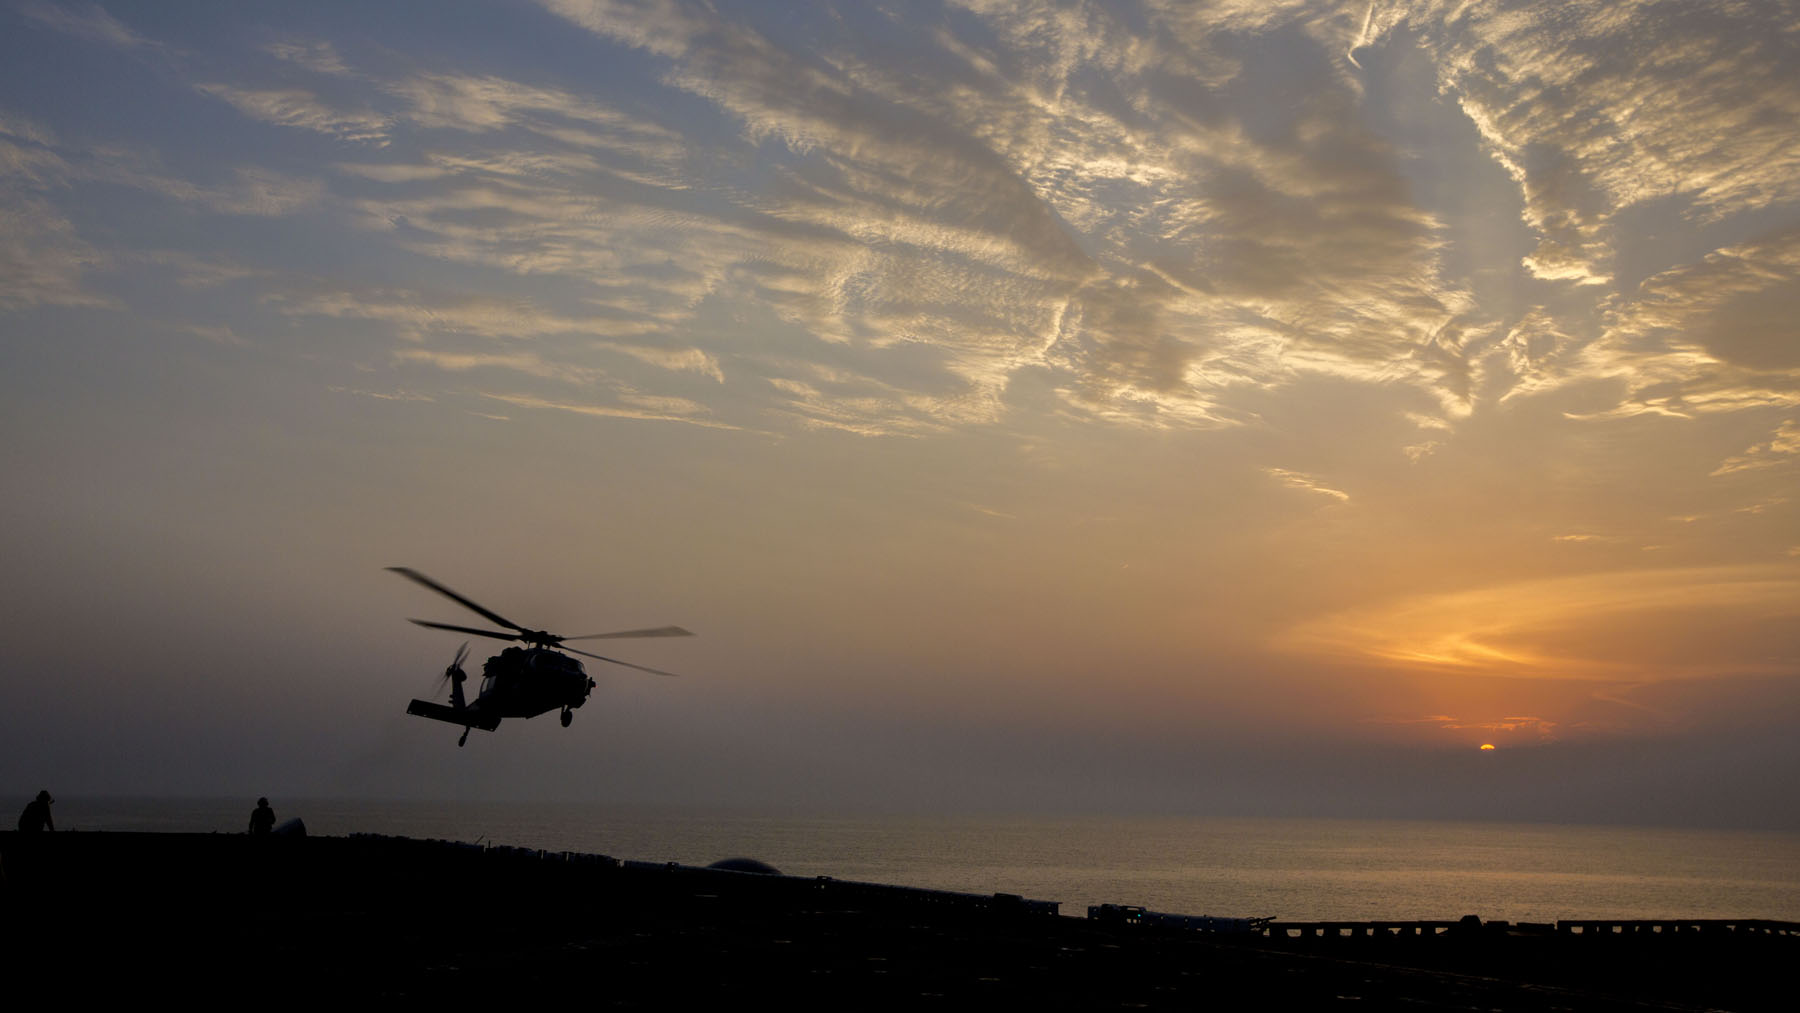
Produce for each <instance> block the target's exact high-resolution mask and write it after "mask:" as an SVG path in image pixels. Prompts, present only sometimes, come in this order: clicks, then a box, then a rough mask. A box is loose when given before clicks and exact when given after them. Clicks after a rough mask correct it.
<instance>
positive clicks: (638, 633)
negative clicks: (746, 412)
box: [562, 626, 693, 650]
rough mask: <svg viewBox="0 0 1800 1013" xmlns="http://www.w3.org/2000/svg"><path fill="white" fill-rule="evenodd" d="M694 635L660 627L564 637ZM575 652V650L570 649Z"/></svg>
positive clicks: (680, 630) (574, 638)
mask: <svg viewBox="0 0 1800 1013" xmlns="http://www.w3.org/2000/svg"><path fill="white" fill-rule="evenodd" d="M691 636H693V634H692V633H690V632H688V631H687V630H684V629H682V628H681V627H679V626H658V627H656V628H655V629H650V630H620V631H619V632H617V633H585V634H583V635H581V636H579V637H563V638H562V639H564V640H624V639H625V638H626V637H691ZM570 650H574V648H570Z"/></svg>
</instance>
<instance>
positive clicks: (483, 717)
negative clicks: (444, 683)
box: [406, 647, 594, 731]
mask: <svg viewBox="0 0 1800 1013" xmlns="http://www.w3.org/2000/svg"><path fill="white" fill-rule="evenodd" d="M447 674H448V675H449V676H450V678H452V679H453V680H455V682H456V683H457V688H458V690H460V689H461V684H462V681H463V679H464V678H466V676H464V674H463V671H462V669H461V668H460V667H456V666H452V668H451V669H450V671H449V672H448V673H447ZM593 688H594V681H593V680H592V679H590V678H588V674H587V669H586V668H585V667H583V665H582V664H581V662H579V661H576V660H575V659H574V658H571V657H569V656H568V655H566V654H563V653H561V652H559V651H552V650H550V649H549V648H547V647H508V648H507V649H505V650H504V651H501V652H500V653H499V654H496V655H494V656H493V657H491V658H489V659H488V660H487V662H486V663H485V664H483V665H482V666H481V687H480V689H479V690H478V692H477V693H476V696H475V699H474V700H471V701H469V702H468V703H467V704H466V705H463V706H448V707H447V706H445V705H443V704H438V703H431V702H428V701H425V700H414V701H413V702H412V704H411V706H409V707H407V709H406V712H407V713H408V714H415V715H418V716H419V717H427V718H435V719H437V720H439V721H447V722H449V723H451V724H457V725H462V726H463V727H465V728H480V729H483V730H485V731H493V730H494V729H495V728H497V727H498V726H499V724H500V719H501V718H534V717H537V716H538V715H539V714H545V713H548V712H550V711H553V710H562V711H564V712H565V713H566V712H568V711H570V710H573V709H575V708H577V707H580V706H581V705H582V704H584V703H586V702H587V698H588V694H589V693H590V692H591V691H592V690H593ZM460 698H461V694H460V692H459V693H458V694H457V699H460ZM565 723H566V722H565Z"/></svg>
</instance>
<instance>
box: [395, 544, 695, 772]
mask: <svg viewBox="0 0 1800 1013" xmlns="http://www.w3.org/2000/svg"><path fill="white" fill-rule="evenodd" d="M388 569H389V570H391V571H393V572H394V573H397V574H399V575H400V576H402V577H405V578H406V579H407V580H410V581H412V582H413V583H415V584H419V585H421V586H423V587H427V588H430V589H431V590H433V591H436V592H437V593H438V594H441V595H443V596H444V597H446V598H448V599H450V600H451V601H453V602H455V603H457V604H458V605H461V606H462V607H463V608H466V609H468V610H469V611H471V612H474V613H475V614H477V615H479V616H481V617H482V618H483V619H486V620H487V621H488V622H491V623H494V624H496V625H499V626H504V627H506V628H507V629H509V630H512V631H513V632H511V633H505V632H501V631H499V630H481V629H475V628H473V627H469V626H455V625H452V624H450V623H434V622H430V621H429V620H425V619H409V620H408V622H412V623H416V624H418V625H420V626H429V627H431V628H432V629H434V630H454V631H456V632H458V633H468V634H472V635H474V636H478V637H492V638H493V639H495V640H517V641H520V642H521V643H524V644H526V645H528V646H526V647H508V648H506V649H505V650H502V651H501V652H500V653H499V654H496V655H494V656H493V657H491V658H489V659H488V660H487V663H486V664H484V665H482V666H481V690H480V692H479V693H477V694H476V696H475V699H474V700H473V701H470V700H469V699H468V698H467V697H466V696H465V695H464V694H463V683H464V682H465V681H466V680H467V679H468V677H469V676H468V673H467V672H464V671H463V667H462V664H463V662H464V661H466V660H467V659H468V657H469V645H468V642H467V641H465V642H464V643H463V645H462V647H461V648H459V649H458V650H457V652H456V657H455V659H454V660H452V661H451V662H450V667H448V668H446V669H444V680H445V681H446V682H448V683H450V703H449V704H448V705H445V704H441V703H432V702H430V701H429V700H414V701H413V702H412V703H410V704H408V705H407V707H406V713H408V714H414V715H417V716H419V717H425V718H431V719H433V720H436V721H447V722H449V723H450V724H453V725H462V726H463V733H462V738H460V739H457V740H456V744H457V745H458V746H461V745H463V744H465V743H467V742H468V741H469V731H470V729H473V728H479V729H481V730H482V731H484V732H491V731H493V730H494V729H496V728H498V727H500V719H501V718H534V717H537V716H538V715H539V714H544V713H547V712H549V711H553V710H556V709H558V708H561V709H562V723H563V727H564V728H567V727H569V722H570V721H571V720H573V718H574V713H573V712H574V710H575V708H577V707H580V706H581V705H582V704H584V703H586V702H587V698H588V693H589V692H590V691H592V690H593V688H594V686H595V682H594V680H592V679H590V678H588V674H587V670H586V669H585V668H583V667H582V665H581V662H579V661H576V660H575V659H574V658H571V657H569V655H567V654H563V653H562V652H561V651H557V650H554V648H558V647H562V649H563V650H565V651H568V652H570V653H572V654H579V655H582V656H583V657H588V658H594V659H597V660H599V661H605V662H610V663H612V664H614V665H623V666H625V667H626V668H635V669H637V670H638V671H640V672H649V673H650V674H652V675H674V674H675V673H674V672H665V671H663V670H661V669H659V668H648V667H646V666H644V665H634V664H632V663H631V662H629V661H620V660H619V659H617V658H608V657H606V656H605V655H601V654H593V653H590V652H588V651H581V650H577V649H575V648H573V647H563V641H565V640H624V639H627V638H632V637H691V636H693V634H692V633H690V632H688V631H687V630H684V629H682V628H681V627H679V626H658V627H654V628H651V629H642V630H620V631H618V632H616V633H588V634H584V635H582V636H579V637H562V636H557V635H556V634H554V633H549V632H546V631H544V630H532V629H526V628H525V627H523V626H520V625H519V624H518V623H515V622H513V621H512V620H510V619H507V618H505V617H503V616H501V615H500V614H498V613H496V612H492V611H489V610H488V609H486V608H483V607H482V606H480V605H477V604H475V603H474V602H472V601H470V600H469V599H467V598H464V597H463V596H462V595H460V594H457V593H456V592H455V591H452V590H450V589H449V588H447V587H445V586H444V585H442V584H439V583H438V582H437V581H435V580H432V579H431V578H430V577H427V576H425V575H424V574H422V573H420V572H419V571H417V570H412V569H408V568H407V567H404V566H390V567H388Z"/></svg>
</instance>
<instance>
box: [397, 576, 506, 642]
mask: <svg viewBox="0 0 1800 1013" xmlns="http://www.w3.org/2000/svg"><path fill="white" fill-rule="evenodd" d="M388 569H390V570H392V571H394V572H395V573H397V574H399V575H400V576H402V577H405V578H406V579H407V580H410V581H412V582H413V583H415V584H419V585H422V586H424V587H428V588H431V589H432V590H433V591H436V592H437V593H438V594H441V595H443V596H444V597H446V598H448V599H450V600H451V601H453V602H455V603H457V604H458V605H461V606H462V607H463V608H466V609H468V610H469V611H471V612H473V613H475V614H476V615H478V616H480V617H481V618H483V619H486V620H487V621H488V622H490V623H497V624H499V625H501V626H505V627H508V628H510V629H515V630H518V631H519V632H521V633H523V632H525V627H523V626H520V625H519V624H518V623H515V622H513V621H512V620H511V619H507V618H505V617H504V616H502V615H500V614H499V613H498V612H489V611H488V610H487V609H485V608H482V607H481V606H480V605H477V604H475V603H474V602H472V601H470V600H469V599H467V598H464V597H463V596H462V595H460V594H457V593H456V592H455V591H452V590H450V589H449V588H447V587H445V586H444V585H442V584H440V583H438V582H437V581H435V580H432V579H431V578H430V577H427V576H425V575H424V574H422V573H420V572H419V571H417V570H413V569H409V568H407V567H404V566H390V567H388ZM451 628H452V629H454V628H455V627H451Z"/></svg>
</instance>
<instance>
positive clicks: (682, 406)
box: [482, 391, 738, 429]
mask: <svg viewBox="0 0 1800 1013" xmlns="http://www.w3.org/2000/svg"><path fill="white" fill-rule="evenodd" d="M482 396H483V397H487V398H492V399H494V400H496V401H501V402H504V403H506V404H510V405H514V406H516V407H520V408H543V409H549V410H552V411H561V412H572V413H574V414H576V415H591V416H597V417H601V418H618V419H640V420H643V421H649V422H684V423H686V424H688V425H691V426H700V427H703V428H706V429H737V428H738V427H737V426H733V425H728V424H726V423H723V422H718V421H715V420H713V419H709V418H706V417H705V416H706V408H705V406H703V405H701V404H699V403H697V402H694V401H688V400H686V399H683V398H671V397H653V396H647V395H642V394H638V393H635V392H632V391H624V392H621V393H620V394H619V395H618V397H619V403H616V404H611V405H602V404H591V403H585V402H573V401H552V400H546V399H544V398H538V397H531V396H529V395H523V394H495V393H491V392H490V393H483V394H482Z"/></svg>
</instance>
